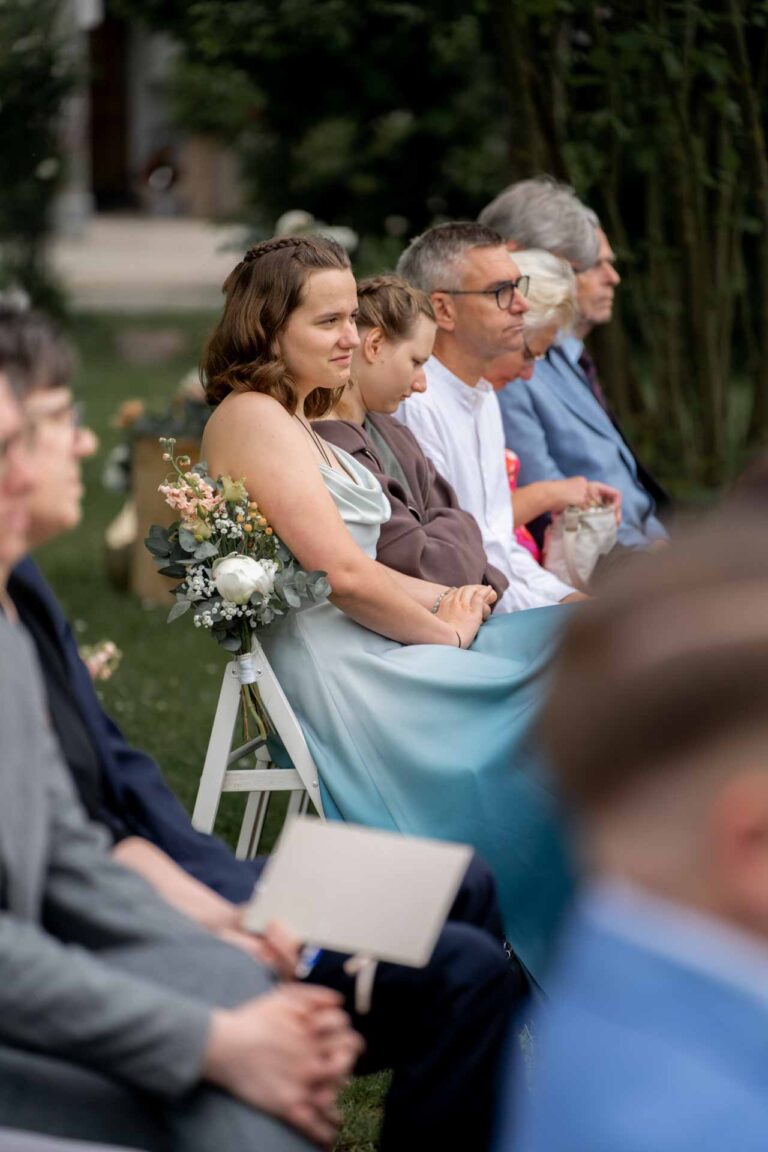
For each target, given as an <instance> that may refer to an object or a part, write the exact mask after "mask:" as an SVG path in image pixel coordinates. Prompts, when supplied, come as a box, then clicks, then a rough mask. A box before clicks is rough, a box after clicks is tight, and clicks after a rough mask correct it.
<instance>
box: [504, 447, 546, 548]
mask: <svg viewBox="0 0 768 1152" xmlns="http://www.w3.org/2000/svg"><path fill="white" fill-rule="evenodd" d="M504 462H505V464H506V465H507V478H508V480H509V490H510V492H514V491H515V489H516V488H517V478H518V476H519V475H520V458H519V456H516V455H515V453H514V452H512V451H511V450H510V449H509V448H505V450H504ZM515 539H516V540H517V542H518V544H522V546H523V548H527V549H528V551H529V552H530V553H531V555H532V556H533V558H534V560H535V561H536V563H537V564H541V548H539V546H538V544H537V543H536V541H535V540H534V538H533V536H532V535H531V533H530V532H529V531H528V529H527V528H526V527H525V525H524V524H523V525H521V527H519V528H515Z"/></svg>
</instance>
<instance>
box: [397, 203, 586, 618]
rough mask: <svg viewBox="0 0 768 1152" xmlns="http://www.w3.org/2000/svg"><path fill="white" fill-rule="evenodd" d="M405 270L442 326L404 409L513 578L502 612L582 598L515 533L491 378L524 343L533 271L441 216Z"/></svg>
mask: <svg viewBox="0 0 768 1152" xmlns="http://www.w3.org/2000/svg"><path fill="white" fill-rule="evenodd" d="M397 271H398V272H399V274H400V275H401V276H403V277H404V278H405V279H406V280H408V281H409V282H410V283H411V284H414V285H416V287H418V288H421V289H422V290H423V291H424V292H427V293H429V296H430V299H431V301H432V306H433V308H434V310H435V316H436V317H437V325H438V328H437V336H436V338H435V347H434V352H433V354H432V356H431V357H430V359H429V360H428V361H427V363H426V365H425V373H426V377H427V390H426V391H425V392H423V393H421V394H419V395H413V396H411V397H409V399H408V400H407V401H405V402H404V403H403V404H401V406H400V408H399V409H398V413H397V415H398V418H399V419H400V420H402V421H403V423H404V424H406V425H407V426H408V428H409V429H410V430H411V432H412V433H413V434H414V436H415V437H416V439H417V440H418V441H419V443H420V444H421V447H422V450H423V451H424V453H425V454H426V455H427V456H429V457H431V459H432V461H433V463H434V465H435V468H436V469H437V471H438V472H439V473H441V474H442V475H443V476H445V477H446V479H447V480H448V481H449V482H450V483H451V484H452V486H453V487H454V488H455V490H456V494H457V496H458V498H459V503H460V504H461V506H462V508H464V509H466V510H467V511H468V512H471V513H472V515H473V516H474V517H475V519H476V520H477V522H478V524H479V526H480V530H481V532H482V535H483V544H484V546H485V550H486V552H487V554H488V559H489V560H490V561H491V563H492V564H494V565H495V566H496V567H497V568H499V569H500V570H501V571H502V572H503V573H504V575H505V576H506V577H507V579H508V580H509V587H508V589H507V591H506V592H505V593H504V595H503V597H502V598H501V600H500V602H499V603H498V604H497V606H496V611H497V612H512V611H516V610H519V609H524V608H540V607H544V606H546V605H551V604H558V603H565V602H567V601H571V600H581V599H584V597H583V594H582V593H580V592H576V591H574V589H573V588H571V587H569V585H567V584H564V583H563V582H562V581H560V580H558V579H557V578H556V577H555V576H553V575H552V574H551V573H550V572H547V571H545V570H544V569H543V568H542V567H541V566H540V565H539V564H537V563H536V561H535V560H534V559H533V557H532V555H531V554H530V552H529V551H528V550H527V549H526V548H524V547H523V546H522V545H521V544H519V543H518V541H517V540H516V538H515V534H514V515H513V509H512V500H511V497H510V491H509V482H508V479H507V472H506V466H505V458H504V430H503V427H502V422H501V415H500V412H499V407H498V404H497V402H496V397H495V395H494V390H493V388H492V386H491V385H490V384H489V383H488V381H487V380H486V379H485V378H484V376H485V371H486V369H487V368H488V367H489V366H490V364H491V363H492V362H493V361H494V360H495V359H497V358H498V357H499V356H501V355H503V354H504V353H507V352H514V351H517V350H520V349H521V348H522V347H523V342H524V339H525V337H524V330H523V317H524V314H525V312H526V311H527V309H528V305H527V304H526V300H525V294H526V292H527V290H528V277H527V276H521V275H520V273H519V270H518V268H517V267H516V265H515V264H514V262H513V260H512V259H511V258H510V255H509V253H508V252H507V249H506V246H505V243H504V240H503V238H502V237H501V235H500V234H499V233H498V232H495V231H494V230H493V229H491V228H486V227H484V226H483V225H480V224H472V223H465V222H458V223H448V224H438V225H436V226H435V227H434V228H430V229H429V230H428V231H427V232H424V233H423V234H422V235H421V236H418V237H417V238H416V239H415V240H413V241H412V242H411V244H410V245H409V246H408V248H407V249H406V250H405V252H404V253H403V254H402V256H401V257H400V260H399V262H398V266H397Z"/></svg>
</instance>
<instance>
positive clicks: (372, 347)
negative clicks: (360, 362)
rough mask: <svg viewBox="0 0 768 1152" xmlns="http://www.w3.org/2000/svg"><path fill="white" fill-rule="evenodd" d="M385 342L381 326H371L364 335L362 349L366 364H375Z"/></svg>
mask: <svg viewBox="0 0 768 1152" xmlns="http://www.w3.org/2000/svg"><path fill="white" fill-rule="evenodd" d="M383 344H384V333H383V332H382V330H381V328H377V327H375V326H374V327H373V328H369V329H368V331H367V332H366V333H365V335H364V336H363V340H362V344H361V345H360V351H361V353H362V356H363V359H364V360H365V362H366V364H373V362H374V361H375V360H376V359H377V358H378V355H379V353H380V352H381V349H382V346H383Z"/></svg>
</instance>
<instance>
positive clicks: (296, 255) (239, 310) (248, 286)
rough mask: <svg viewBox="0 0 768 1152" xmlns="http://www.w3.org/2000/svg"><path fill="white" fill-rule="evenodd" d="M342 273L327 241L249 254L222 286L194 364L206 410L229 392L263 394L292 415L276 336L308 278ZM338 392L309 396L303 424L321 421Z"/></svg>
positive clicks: (291, 389) (267, 244) (285, 242)
mask: <svg viewBox="0 0 768 1152" xmlns="http://www.w3.org/2000/svg"><path fill="white" fill-rule="evenodd" d="M349 267H350V263H349V257H348V256H347V254H346V252H345V251H344V249H343V248H342V247H341V245H340V244H338V243H337V242H336V241H335V240H332V239H331V238H330V237H327V236H277V237H275V238H274V239H273V240H264V241H262V243H261V244H255V245H254V246H253V248H249V249H248V251H247V252H246V254H245V256H244V257H243V259H242V260H241V261H240V263H239V264H238V265H237V267H236V268H234V269H233V270H232V272H230V274H229V276H228V277H227V279H226V280H225V281H224V287H223V289H222V291H223V292H224V294H225V297H226V300H225V303H224V312H223V314H222V317H221V319H220V320H219V323H218V324H217V326H216V328H215V329H214V331H213V333H212V334H211V336H210V338H209V340H208V343H207V344H206V346H205V350H204V351H203V357H202V360H201V362H200V376H201V379H202V381H203V385H204V387H205V395H206V399H207V400H208V403H209V404H210V405H211V407H215V406H216V405H217V404H220V403H221V401H222V400H223V399H224V397H225V396H228V395H229V393H230V392H266V393H267V394H268V395H270V396H274V398H275V399H276V400H279V402H280V403H281V404H282V405H283V407H284V408H286V409H287V410H288V411H289V412H290V413H291V415H293V413H294V412H295V411H296V388H295V384H294V381H293V380H292V379H291V376H290V373H289V372H288V369H287V367H286V364H285V361H284V360H283V358H282V356H281V355H280V351H279V348H278V336H279V335H280V333H281V332H282V330H283V328H284V327H285V325H286V322H287V320H288V317H289V316H290V315H291V313H292V312H293V311H294V310H295V309H296V308H297V307H298V305H299V304H300V303H301V299H302V294H303V292H304V286H305V284H306V282H307V278H308V277H309V275H310V273H312V272H317V271H326V270H329V269H330V270H334V269H338V270H340V271H344V270H345V269H347V268H349ZM342 391H343V389H342V388H336V389H333V390H329V389H327V388H316V389H315V391H314V392H310V394H309V396H308V397H307V399H306V400H305V402H304V412H305V414H306V416H307V417H308V419H310V420H314V419H317V418H318V417H320V416H324V415H325V413H326V412H328V411H329V410H330V409H331V408H332V407H333V405H334V403H335V402H336V400H337V398H338V396H339V395H340V394H341V392H342Z"/></svg>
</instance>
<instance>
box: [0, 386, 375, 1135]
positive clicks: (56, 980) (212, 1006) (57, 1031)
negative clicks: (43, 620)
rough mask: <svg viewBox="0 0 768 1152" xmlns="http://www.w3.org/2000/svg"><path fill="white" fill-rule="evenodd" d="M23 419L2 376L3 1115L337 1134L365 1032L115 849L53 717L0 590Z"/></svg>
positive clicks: (82, 1125)
mask: <svg viewBox="0 0 768 1152" xmlns="http://www.w3.org/2000/svg"><path fill="white" fill-rule="evenodd" d="M30 434H31V432H30V429H29V428H28V427H26V426H25V424H24V422H23V417H22V413H21V410H20V408H19V407H18V405H17V404H16V402H15V400H14V399H13V397H12V394H11V392H10V389H9V387H8V384H7V381H6V380H5V379H4V378H2V377H0V605H2V607H3V609H4V612H3V613H2V614H0V684H1V685H2V689H1V690H0V1126H3V1125H6V1126H8V1127H12V1128H13V1127H15V1128H21V1129H31V1130H33V1131H38V1132H44V1133H49V1134H55V1135H58V1136H65V1137H74V1138H77V1137H79V1138H85V1139H88V1140H101V1141H105V1142H115V1143H120V1144H126V1145H129V1146H131V1147H140V1148H147V1149H161V1148H162V1149H168V1148H171V1149H173V1150H174V1152H198V1150H199V1152H203V1150H206V1152H207V1150H209V1149H211V1148H215V1149H216V1150H217V1152H230V1150H231V1152H241V1149H242V1150H248V1149H253V1150H254V1152H256V1150H258V1152H300V1150H304V1149H308V1148H309V1147H310V1143H309V1142H310V1141H312V1142H314V1143H317V1144H329V1143H331V1142H332V1140H333V1138H334V1136H335V1133H336V1130H337V1125H338V1113H337V1110H336V1102H335V1101H336V1093H337V1090H338V1087H339V1085H340V1083H341V1081H342V1080H343V1078H344V1077H346V1075H347V1074H348V1072H349V1071H350V1069H351V1067H352V1065H353V1064H354V1062H355V1059H356V1058H357V1055H358V1053H359V1050H360V1043H359V1039H358V1037H357V1036H356V1034H355V1033H354V1032H353V1031H352V1030H351V1028H350V1027H349V1021H348V1019H347V1017H346V1016H345V1014H344V1013H343V1012H342V1011H341V1009H340V1007H339V1003H340V997H339V996H338V995H337V994H336V993H334V992H332V991H331V990H329V989H326V988H320V987H310V986H297V985H284V986H280V987H276V986H275V982H274V977H273V976H272V975H271V973H270V972H269V971H268V970H267V969H266V968H265V967H263V966H261V965H259V964H257V963H255V962H254V961H253V959H252V958H250V957H249V956H247V955H246V954H245V953H243V952H240V951H237V950H235V949H233V948H231V947H229V946H228V945H226V944H224V943H222V942H221V941H219V940H216V939H215V938H213V937H212V936H210V935H208V934H206V933H204V932H203V931H202V930H200V929H199V928H197V927H196V926H195V925H193V924H192V922H191V921H188V920H187V919H186V918H185V917H183V916H181V915H180V914H178V913H176V912H174V911H173V910H172V909H171V908H170V907H168V906H167V905H166V904H164V903H163V902H162V901H161V900H160V898H159V897H158V896H156V894H155V893H154V891H153V890H152V889H151V888H150V887H149V886H148V885H147V884H146V883H145V882H144V881H143V880H141V879H140V878H139V877H138V876H136V875H135V874H133V873H130V872H127V871H126V870H124V869H123V868H121V867H120V865H118V864H117V863H115V862H114V861H113V860H112V859H111V858H110V856H109V854H108V852H107V850H106V847H105V843H104V839H103V837H102V836H101V835H100V833H99V832H98V831H97V830H96V829H95V827H94V826H93V825H92V824H89V823H88V821H87V820H86V818H85V815H84V813H83V811H82V809H81V807H80V804H79V802H78V801H77V799H76V798H75V795H74V792H73V789H72V785H71V783H70V780H69V777H68V774H67V771H66V769H65V767H64V765H63V763H62V760H61V756H60V752H59V749H58V746H57V745H56V744H55V742H54V740H53V737H52V736H51V733H50V731H49V729H48V725H47V720H46V716H45V711H44V704H43V695H42V690H41V684H40V680H39V675H38V671H37V668H36V666H35V663H34V660H33V656H32V652H31V647H30V645H29V642H28V641H27V639H26V637H25V636H24V635H23V634H22V631H21V629H20V628H18V627H16V626H15V624H14V621H13V616H12V609H11V607H10V605H9V603H8V601H7V600H5V598H4V593H3V591H2V589H3V588H4V582H5V578H6V576H7V573H8V571H9V569H10V567H11V566H12V565H13V564H14V563H15V562H16V561H17V560H18V558H19V555H20V554H21V552H22V551H23V550H24V547H25V543H24V542H25V532H26V521H25V517H26V513H25V509H24V500H23V497H24V495H25V492H26V491H27V489H28V486H29V483H30V479H31V477H30V475H29V470H28V463H27V461H26V448H27V443H28V438H29V436H30Z"/></svg>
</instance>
